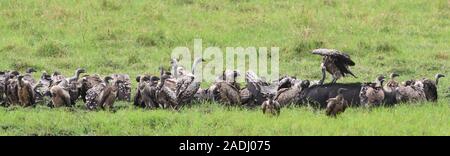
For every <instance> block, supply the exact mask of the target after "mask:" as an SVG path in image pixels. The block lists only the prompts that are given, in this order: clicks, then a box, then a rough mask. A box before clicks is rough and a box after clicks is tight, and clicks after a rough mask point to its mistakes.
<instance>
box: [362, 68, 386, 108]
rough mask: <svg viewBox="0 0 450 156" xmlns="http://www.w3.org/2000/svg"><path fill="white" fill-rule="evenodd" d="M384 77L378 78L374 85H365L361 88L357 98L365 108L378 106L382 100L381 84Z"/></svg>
mask: <svg viewBox="0 0 450 156" xmlns="http://www.w3.org/2000/svg"><path fill="white" fill-rule="evenodd" d="M384 79H385V77H384V76H382V75H381V76H378V77H377V79H375V82H374V83H366V84H363V85H362V87H361V92H360V94H359V98H360V100H361V105H364V106H366V107H373V106H380V105H381V104H382V103H383V100H384V90H383V82H384Z"/></svg>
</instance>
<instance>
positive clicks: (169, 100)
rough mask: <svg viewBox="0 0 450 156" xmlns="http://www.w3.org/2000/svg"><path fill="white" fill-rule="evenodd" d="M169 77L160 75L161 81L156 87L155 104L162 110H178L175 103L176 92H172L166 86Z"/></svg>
mask: <svg viewBox="0 0 450 156" xmlns="http://www.w3.org/2000/svg"><path fill="white" fill-rule="evenodd" d="M170 77H171V75H167V74H162V75H161V81H160V82H159V83H158V85H157V87H156V102H157V103H158V104H159V105H160V107H162V108H169V107H170V108H172V109H174V110H178V108H179V106H178V103H177V96H176V92H175V91H174V90H172V89H171V88H170V87H168V86H166V83H167V79H169V78H170Z"/></svg>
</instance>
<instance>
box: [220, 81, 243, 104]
mask: <svg viewBox="0 0 450 156" xmlns="http://www.w3.org/2000/svg"><path fill="white" fill-rule="evenodd" d="M215 85H216V88H215V90H214V91H213V92H217V93H215V94H217V95H218V99H217V100H218V101H220V102H222V103H225V104H226V105H230V106H235V105H240V104H241V97H240V91H239V89H237V88H236V86H234V85H232V84H231V83H228V82H219V83H216V84H215Z"/></svg>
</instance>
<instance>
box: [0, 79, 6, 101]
mask: <svg viewBox="0 0 450 156" xmlns="http://www.w3.org/2000/svg"><path fill="white" fill-rule="evenodd" d="M6 76H7V74H6V72H4V71H0V105H5V103H6V100H5V91H6V80H7V79H6Z"/></svg>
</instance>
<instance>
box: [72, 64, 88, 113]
mask: <svg viewBox="0 0 450 156" xmlns="http://www.w3.org/2000/svg"><path fill="white" fill-rule="evenodd" d="M81 73H86V70H85V69H83V68H78V69H77V70H76V71H75V75H74V76H73V77H71V78H68V79H67V82H68V85H69V87H68V89H69V95H70V103H71V104H72V105H75V103H76V101H77V100H78V97H80V89H81V87H82V84H81V83H80V82H79V81H78V80H79V78H80V74H81Z"/></svg>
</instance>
